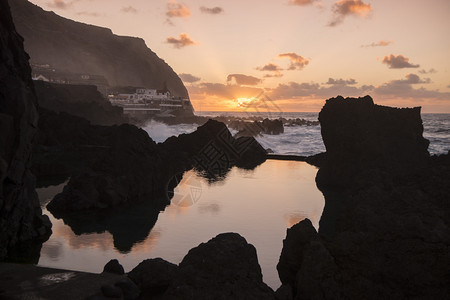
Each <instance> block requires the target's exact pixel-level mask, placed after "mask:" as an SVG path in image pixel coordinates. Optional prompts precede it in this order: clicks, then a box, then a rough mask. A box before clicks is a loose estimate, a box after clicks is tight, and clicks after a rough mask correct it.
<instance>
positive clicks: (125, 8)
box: [120, 5, 138, 14]
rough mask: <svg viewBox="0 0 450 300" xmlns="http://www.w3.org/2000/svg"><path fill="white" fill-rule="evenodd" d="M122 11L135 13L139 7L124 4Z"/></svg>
mask: <svg viewBox="0 0 450 300" xmlns="http://www.w3.org/2000/svg"><path fill="white" fill-rule="evenodd" d="M120 11H121V12H124V13H132V14H135V13H137V12H138V11H137V9H136V8H134V7H133V6H131V5H130V6H126V7H125V6H124V7H122V9H121V10H120Z"/></svg>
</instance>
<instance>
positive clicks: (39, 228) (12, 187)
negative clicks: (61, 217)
mask: <svg viewBox="0 0 450 300" xmlns="http://www.w3.org/2000/svg"><path fill="white" fill-rule="evenodd" d="M0 58H1V60H0V183H1V184H0V259H2V258H5V257H8V256H10V252H11V249H12V248H13V247H15V246H17V245H19V244H21V243H23V242H29V241H32V240H36V239H43V238H45V237H48V233H49V231H50V227H51V224H50V221H49V219H48V217H47V216H43V215H42V211H41V208H40V205H39V199H38V196H37V194H36V191H35V189H34V181H35V179H34V176H33V174H31V172H30V163H31V159H30V156H31V151H32V147H33V140H34V137H35V134H36V128H37V121H38V113H37V101H36V96H35V92H34V87H33V82H32V81H31V69H30V66H29V65H28V55H27V54H26V53H25V51H24V49H23V39H22V38H21V37H20V36H19V35H18V33H17V32H16V30H15V28H14V24H13V22H12V18H11V14H10V10H9V6H8V2H7V1H6V0H0Z"/></svg>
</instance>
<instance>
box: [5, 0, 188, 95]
mask: <svg viewBox="0 0 450 300" xmlns="http://www.w3.org/2000/svg"><path fill="white" fill-rule="evenodd" d="M10 5H11V10H12V14H13V17H14V22H15V24H16V26H17V31H18V32H19V33H20V34H21V35H22V36H23V37H24V38H25V49H26V50H27V52H28V53H29V54H30V56H31V61H32V62H33V63H35V64H39V65H44V64H48V65H50V66H51V68H53V69H56V70H57V71H61V72H68V71H70V72H71V73H77V74H87V75H102V76H104V77H105V78H106V79H107V81H108V83H109V85H110V86H135V87H147V88H157V89H163V88H164V87H167V88H168V89H169V91H170V92H171V93H172V94H173V95H175V96H181V97H187V96H188V93H187V90H186V88H185V86H184V85H183V83H182V81H181V79H180V78H179V77H178V75H177V74H176V73H175V72H174V71H173V70H172V68H171V67H170V66H169V65H168V64H167V63H165V62H164V61H163V60H162V59H160V58H159V57H158V56H157V55H156V54H155V53H154V52H152V51H151V50H150V49H149V48H148V47H147V46H146V44H145V42H144V40H142V39H140V38H134V37H126V36H117V35H115V34H113V33H112V31H111V30H110V29H107V28H102V27H98V26H93V25H87V24H83V23H79V22H75V21H72V20H69V19H66V18H63V17H60V16H58V15H56V14H55V13H53V12H48V11H44V10H43V9H41V8H40V7H38V6H36V5H34V4H32V3H30V2H28V1H26V0H11V1H10Z"/></svg>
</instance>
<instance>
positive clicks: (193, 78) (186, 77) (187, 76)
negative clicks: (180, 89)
mask: <svg viewBox="0 0 450 300" xmlns="http://www.w3.org/2000/svg"><path fill="white" fill-rule="evenodd" d="M178 76H180V78H181V80H183V81H184V82H188V83H194V82H197V81H200V79H201V78H200V77H197V76H194V75H192V74H188V73H181V74H178Z"/></svg>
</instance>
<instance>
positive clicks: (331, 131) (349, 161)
mask: <svg viewBox="0 0 450 300" xmlns="http://www.w3.org/2000/svg"><path fill="white" fill-rule="evenodd" d="M319 121H320V126H321V133H322V138H323V141H324V145H325V148H326V151H327V157H328V160H327V161H328V162H330V163H329V164H328V165H326V166H323V168H321V170H320V172H319V174H318V178H319V181H320V182H327V184H328V185H331V184H334V185H336V184H341V183H342V184H344V185H346V184H349V183H350V182H352V181H353V180H354V178H353V176H354V175H356V173H357V171H358V170H361V169H368V168H383V169H384V170H386V171H388V172H396V173H403V172H411V171H412V169H414V168H420V167H422V166H423V165H424V164H426V163H427V160H428V157H429V153H428V151H427V148H428V144H429V142H428V140H426V139H425V138H423V136H422V133H423V125H422V119H421V118H420V107H416V108H402V109H400V108H393V107H386V106H380V105H375V104H374V103H373V100H372V98H371V97H370V96H365V97H363V98H346V99H344V98H343V97H341V96H338V97H336V98H331V99H329V100H327V101H326V104H325V105H324V107H323V108H322V110H321V111H320V113H319ZM344 173H345V175H344Z"/></svg>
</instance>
